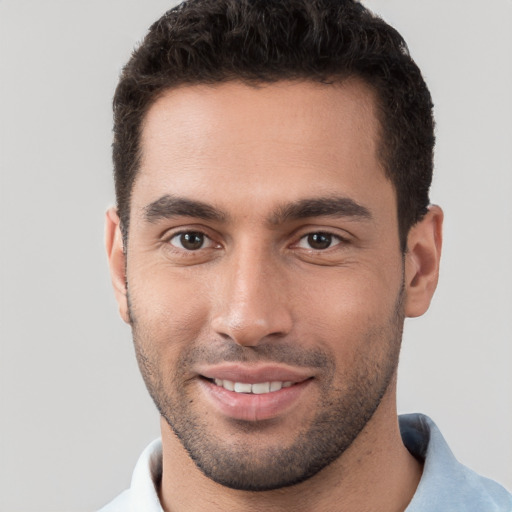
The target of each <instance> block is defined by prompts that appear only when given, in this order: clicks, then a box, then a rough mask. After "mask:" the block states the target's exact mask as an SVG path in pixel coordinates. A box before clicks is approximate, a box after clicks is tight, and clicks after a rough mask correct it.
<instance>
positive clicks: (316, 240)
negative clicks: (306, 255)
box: [308, 233, 332, 249]
mask: <svg viewBox="0 0 512 512" xmlns="http://www.w3.org/2000/svg"><path fill="white" fill-rule="evenodd" d="M331 243H332V236H331V235H328V234H326V233H312V234H311V235H308V244H309V246H310V247H311V248H312V249H328V248H329V247H330V246H331Z"/></svg>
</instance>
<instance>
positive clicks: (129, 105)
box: [104, 0, 512, 512]
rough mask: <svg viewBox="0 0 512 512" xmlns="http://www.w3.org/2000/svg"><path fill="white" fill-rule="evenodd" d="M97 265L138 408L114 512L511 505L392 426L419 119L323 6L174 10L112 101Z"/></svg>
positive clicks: (424, 207) (396, 59)
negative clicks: (125, 330) (141, 413)
mask: <svg viewBox="0 0 512 512" xmlns="http://www.w3.org/2000/svg"><path fill="white" fill-rule="evenodd" d="M114 113H115V126H114V132H115V140H114V150H113V151H114V166H115V179H116V195H117V208H116V209H115V210H114V209H113V210H110V211H109V212H108V213H107V221H106V223H107V224H106V227H107V230H106V232H107V236H106V238H107V251H108V256H109V262H110V267H111V273H112V280H113V284H114V289H115V293H116V297H117V300H118V303H119V308H120V312H121V316H122V318H123V319H124V320H125V321H126V322H127V323H129V324H130V325H131V327H132V332H133V338H134V344H135V349H136V354H137V360H138V363H139V367H140V369H141V372H142V375H143V377H144V380H145V382H146V385H147V387H148V390H149V392H150V394H151V396H152V398H153V400H154V402H155V404H156V406H157V407H158V409H159V411H160V413H161V418H162V420H161V432H162V439H161V441H156V442H155V443H153V444H152V445H150V446H149V447H148V449H147V450H146V451H145V452H144V453H143V455H142V456H141V458H140V460H139V463H138V464H137V467H136V469H135V472H134V476H133V480H132V486H131V488H130V490H128V491H126V492H125V493H123V494H122V495H121V496H120V497H118V498H117V499H116V500H115V501H114V502H113V503H111V504H110V505H109V506H107V507H105V508H104V510H105V511H114V510H145V511H153V510H165V511H173V512H174V511H181V510H183V511H195V510H205V509H207V510H223V511H226V510H233V511H234V510H236V511H244V510H272V511H274V510H298V511H313V510H314V511H323V510H326V511H334V510H344V511H362V510H379V511H396V510H402V511H403V510H406V509H407V510H408V511H409V512H411V511H434V510H435V511H438V510H479V511H481V510H486V511H491V510H512V497H511V496H510V495H509V494H508V493H507V492H506V491H505V490H504V489H503V488H501V487H500V486H499V485H498V484H496V483H494V482H492V481H490V480H487V479H484V478H482V477H479V476H477V475H476V474H475V473H473V472H471V471H470V470H468V469H467V468H465V467H463V466H461V465H460V464H459V463H457V461H456V460H455V459H454V458H453V455H451V453H450V451H449V449H448V447H447V446H446V444H445V442H444V440H443V438H442V436H441V434H440V432H439V431H438V429H437V428H436V426H435V425H434V423H433V422H432V421H431V420H430V419H429V418H427V417H425V416H421V415H411V416H406V417H402V418H400V422H399V421H398V419H397V413H396V372H397V364H398V356H399V350H400V344H401V336H402V327H403V321H404V318H405V317H406V316H407V317H415V316H419V315H421V314H423V313H424V312H425V311H426V310H427V308H428V306H429V304H430V300H431V298H432V295H433V293H434V290H435V287H436V284H437V277H438V270H439V259H440V251H441V227H442V217H443V215H442V211H441V209H440V208H439V207H437V206H432V205H429V196H428V191H429V187H430V182H431V177H432V152H433V146H434V136H433V119H432V103H431V98H430V94H429V92H428V90H427V88H426V85H425V83H424V81H423V79H422V77H421V73H420V71H419V70H418V68H417V66H416V65H415V64H414V62H413V61H412V59H411V58H410V57H409V55H408V52H407V48H406V45H405V43H404V41H403V39H402V38H401V36H400V35H399V34H398V33H397V32H396V31H395V30H394V29H393V28H391V27H390V26H388V25H386V24H385V23H384V22H383V21H381V20H380V19H378V18H376V17H374V16H373V15H372V14H371V13H370V12H368V11H367V10H365V9H364V8H363V7H362V6H361V5H360V4H358V3H356V2H354V1H349V0H346V1H343V0H265V1H263V0H192V1H190V2H186V3H184V4H182V5H180V6H179V7H177V8H175V9H173V10H171V11H169V12H168V13H167V14H166V15H164V16H163V17H162V18H161V19H160V20H159V21H157V22H156V23H155V24H154V25H153V26H152V27H151V29H150V32H149V34H148V36H147V37H146V39H145V40H144V42H143V43H142V45H141V46H140V48H139V49H138V50H137V51H136V52H135V53H134V55H133V56H132V58H131V60H130V61H129V63H128V64H127V66H126V67H125V69H124V71H123V75H122V77H121V80H120V83H119V86H118V88H117V91H116V95H115V98H114Z"/></svg>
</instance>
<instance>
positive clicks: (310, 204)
mask: <svg viewBox="0 0 512 512" xmlns="http://www.w3.org/2000/svg"><path fill="white" fill-rule="evenodd" d="M308 217H334V218H355V219H361V220H371V219H372V214H371V212H370V210H369V209H368V208H366V207H365V206H363V205H361V204H359V203H357V202H356V201H354V200H353V199H350V198H349V197H320V198H314V199H302V200H299V201H297V202H294V203H289V204H285V205H283V206H281V207H279V208H277V210H276V211H275V212H274V214H273V215H272V216H271V218H270V222H271V224H282V223H284V222H286V221H289V220H300V219H305V218H308Z"/></svg>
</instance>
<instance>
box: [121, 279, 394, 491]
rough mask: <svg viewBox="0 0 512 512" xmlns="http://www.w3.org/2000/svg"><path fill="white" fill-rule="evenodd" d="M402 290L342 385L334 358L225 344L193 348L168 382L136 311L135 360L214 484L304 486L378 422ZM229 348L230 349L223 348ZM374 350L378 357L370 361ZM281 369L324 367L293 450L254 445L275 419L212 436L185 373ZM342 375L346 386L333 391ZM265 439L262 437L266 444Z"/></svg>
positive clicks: (292, 349) (310, 352)
mask: <svg viewBox="0 0 512 512" xmlns="http://www.w3.org/2000/svg"><path fill="white" fill-rule="evenodd" d="M403 296H404V291H403V286H402V288H401V290H400V293H399V294H398V296H397V300H396V303H395V308H394V312H393V314H392V315H390V318H388V319H387V321H386V322H384V324H383V325H381V326H378V327H375V326H374V327H373V328H370V329H368V330H367V332H366V333H365V336H364V339H363V340H362V342H361V347H366V351H365V350H364V349H363V348H361V349H360V350H359V351H358V353H357V354H356V358H355V364H354V366H353V367H351V368H347V369H346V370H345V375H343V376H342V377H341V379H340V378H339V376H338V375H337V372H338V370H337V368H336V365H335V362H334V361H335V359H334V357H333V356H332V355H331V354H329V353H327V352H325V351H320V350H305V349H303V348H300V347H297V346H294V345H280V344H279V343H275V342H274V343H271V344H268V345H261V346H257V347H251V348H246V347H242V346H240V345H237V344H234V343H233V344H227V345H226V346H225V347H223V349H222V350H221V351H220V352H219V351H217V352H215V353H214V352H213V351H212V350H210V349H207V348H204V347H205V346H203V347H198V346H195V345H193V344H191V346H190V347H188V348H185V349H184V350H183V351H182V353H181V354H180V357H179V359H178V361H177V363H176V365H175V367H174V369H171V371H172V370H174V374H173V375H172V378H171V379H169V374H170V369H169V368H161V365H159V359H160V358H159V355H158V354H157V353H156V351H155V350H154V349H153V348H154V345H153V344H152V343H151V337H150V333H149V332H148V330H147V329H144V328H143V327H141V326H140V324H139V322H137V321H135V320H136V316H134V314H133V308H132V309H131V311H130V317H131V319H132V331H133V339H134V345H135V350H136V355H137V361H138V364H139V368H140V370H141V373H142V376H143V378H144V381H145V383H146V387H147V389H148V391H149V394H150V395H151V397H152V399H153V401H154V403H155V405H156V407H157V408H158V410H159V412H160V414H161V416H162V417H163V418H164V419H165V421H166V422H167V424H168V425H169V426H170V427H171V429H172V430H173V432H174V433H175V435H176V436H177V438H178V439H179V440H180V442H181V444H182V446H183V447H184V449H185V450H186V451H187V452H188V454H189V456H190V457H191V459H192V460H193V461H194V463H195V464H196V466H197V467H198V469H199V470H200V471H201V472H202V473H203V474H204V475H206V476H207V477H208V478H210V479H212V480H213V481H215V482H217V483H218V484H221V485H224V486H226V487H229V488H232V489H239V490H244V491H269V490H275V489H280V488H283V487H288V486H292V485H296V484H299V483H301V482H303V481H305V480H307V479H309V478H311V477H312V476H314V475H316V474H317V473H318V472H320V471H321V470H322V469H324V468H325V467H327V466H328V465H329V464H331V463H332V462H333V461H335V460H337V459H338V458H339V457H340V456H342V455H343V453H344V452H345V451H346V450H347V449H348V448H349V447H350V446H351V445H352V443H353V442H354V440H355V439H356V438H357V437H358V435H359V434H360V433H361V431H362V430H363V429H364V427H365V426H366V424H367V423H368V422H369V421H370V419H371V418H372V417H373V415H374V413H375V411H376V410H377V408H378V407H379V404H380V403H381V400H382V398H383V397H384V395H385V394H386V391H387V390H388V388H389V387H390V385H391V383H392V381H393V380H394V376H395V374H396V369H397V365H398V357H399V351H400V345H401V339H402V331H403V321H404V313H403ZM224 343H227V342H224ZM368 347H373V349H374V350H375V351H379V352H380V354H381V355H380V356H379V357H377V358H375V359H372V355H373V354H372V352H368V351H367V350H368ZM226 360H227V361H238V362H253V361H254V362H256V361H266V362H282V363H286V364H290V365H291V366H293V365H296V366H313V367H315V366H316V367H317V368H322V375H323V376H324V377H325V378H323V379H322V382H319V387H320V388H321V389H320V396H321V397H322V398H321V400H320V401H319V404H318V406H317V411H318V412H317V414H316V415H315V417H314V419H313V420H312V421H311V422H310V423H309V425H307V426H305V427H304V428H303V429H302V430H300V431H299V432H298V434H296V438H295V440H294V441H293V442H291V443H290V444H289V445H287V446H283V445H282V444H279V443H277V444H276V445H271V444H270V445H269V446H261V444H258V445H256V446H252V445H251V437H250V436H251V433H257V434H260V435H261V434H262V432H264V431H265V429H266V428H267V427H268V426H269V422H270V421H271V420H267V421H262V422H249V421H242V420H236V421H235V420H233V426H236V428H237V429H238V431H239V432H240V434H241V435H240V440H239V441H233V440H232V439H230V440H229V442H227V441H226V439H225V438H223V437H222V434H221V435H217V434H215V433H214V432H212V431H211V429H210V427H209V426H208V424H207V421H206V420H205V419H204V417H203V414H202V413H201V411H196V410H194V409H193V405H192V404H193V398H192V397H191V396H189V394H188V387H187V385H186V384H185V383H186V381H187V378H186V374H187V371H190V368H192V366H193V365H194V364H197V363H199V362H200V363H204V362H207V363H215V362H219V361H226ZM335 376H336V378H337V380H338V382H341V383H343V387H335V386H334V384H333V380H334V377H335ZM260 439H261V437H260Z"/></svg>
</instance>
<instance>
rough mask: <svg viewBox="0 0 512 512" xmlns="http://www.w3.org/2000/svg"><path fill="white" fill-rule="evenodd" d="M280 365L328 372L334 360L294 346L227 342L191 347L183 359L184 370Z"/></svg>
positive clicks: (272, 343)
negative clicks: (264, 364) (217, 366)
mask: <svg viewBox="0 0 512 512" xmlns="http://www.w3.org/2000/svg"><path fill="white" fill-rule="evenodd" d="M225 362H229V363H245V364H251V363H252V364H254V363H281V364H286V365H289V366H296V367H302V368H319V369H326V368H330V367H333V366H334V358H333V357H332V356H330V355H329V354H328V353H326V352H325V351H322V350H319V349H305V348H303V347H299V346H298V345H295V344H291V343H286V344H282V343H275V342H270V343H264V344H261V345H257V346H251V347H247V346H243V345H238V344H237V343H234V342H226V341H224V342H223V343H222V344H220V345H219V344H217V343H213V344H211V345H210V344H208V345H202V346H195V347H190V348H189V349H188V350H186V351H185V353H184V354H182V356H181V357H180V363H181V364H183V365H184V367H190V366H193V365H197V364H209V365H215V364H221V363H225Z"/></svg>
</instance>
